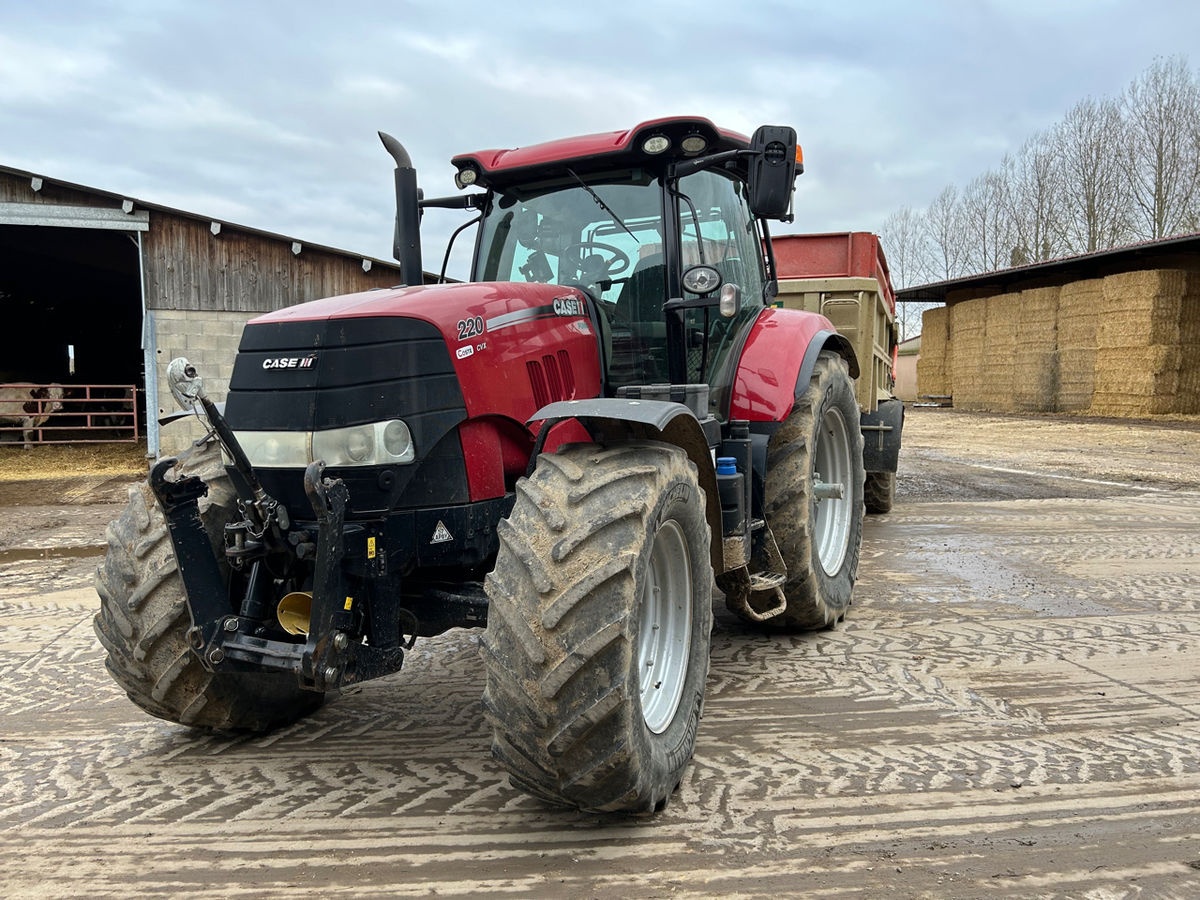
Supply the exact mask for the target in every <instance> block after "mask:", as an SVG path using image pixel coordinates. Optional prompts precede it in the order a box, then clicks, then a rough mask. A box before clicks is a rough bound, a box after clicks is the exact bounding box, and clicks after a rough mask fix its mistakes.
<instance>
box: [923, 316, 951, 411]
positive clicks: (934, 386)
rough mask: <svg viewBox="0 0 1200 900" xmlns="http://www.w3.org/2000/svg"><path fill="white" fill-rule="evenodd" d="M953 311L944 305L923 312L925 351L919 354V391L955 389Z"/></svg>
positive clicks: (942, 393) (947, 393)
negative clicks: (952, 376) (952, 332)
mask: <svg viewBox="0 0 1200 900" xmlns="http://www.w3.org/2000/svg"><path fill="white" fill-rule="evenodd" d="M950 355H951V343H950V311H949V310H948V309H947V308H946V307H944V306H938V307H935V308H933V309H927V310H925V312H924V313H922V314H921V355H920V356H919V357H917V395H918V396H932V397H948V396H951V395H952V394H953V393H954V389H953V383H952V381H951V373H950Z"/></svg>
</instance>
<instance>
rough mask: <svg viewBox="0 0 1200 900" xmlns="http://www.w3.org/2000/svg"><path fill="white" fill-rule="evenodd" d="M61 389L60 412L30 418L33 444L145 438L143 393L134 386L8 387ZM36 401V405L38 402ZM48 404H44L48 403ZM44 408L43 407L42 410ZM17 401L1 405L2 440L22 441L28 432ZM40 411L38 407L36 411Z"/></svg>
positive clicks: (44, 385)
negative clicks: (141, 409)
mask: <svg viewBox="0 0 1200 900" xmlns="http://www.w3.org/2000/svg"><path fill="white" fill-rule="evenodd" d="M41 388H47V389H49V388H61V389H62V392H63V396H62V398H61V399H60V400H57V403H58V404H59V405H60V407H61V408H60V409H57V410H53V411H47V412H43V413H42V414H40V415H36V416H31V418H32V422H31V423H30V424H31V425H32V426H33V427H32V428H30V429H29V430H28V437H29V443H32V444H103V443H114V442H125V443H133V442H136V441H137V440H138V438H139V437H141V436H142V430H143V429H142V427H141V422H140V421H139V417H138V408H139V404H138V398H139V394H140V392H139V391H138V389H137V386H136V385H132V384H68V385H49V384H8V385H4V389H5V391H6V392H7V391H8V390H9V389H30V390H38V389H41ZM33 402H35V403H36V402H37V401H36V400H35V401H33ZM45 402H46V401H43V403H45ZM43 409H44V407H43ZM20 411H21V407H20V405H18V401H17V400H11V399H5V400H4V402H3V403H2V404H0V441H4V442H14V441H15V442H17V443H21V442H23V441H24V440H25V439H26V438H25V432H26V429H25V427H24V424H23V423H22V422H21V421H20V418H19V417H20ZM38 411H39V410H37V409H36V407H35V412H38Z"/></svg>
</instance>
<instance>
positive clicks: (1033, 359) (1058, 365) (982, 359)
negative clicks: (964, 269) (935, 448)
mask: <svg viewBox="0 0 1200 900" xmlns="http://www.w3.org/2000/svg"><path fill="white" fill-rule="evenodd" d="M897 299H899V300H901V301H931V300H935V301H942V302H944V303H945V306H943V307H938V308H935V309H931V310H929V311H927V312H926V313H925V315H924V322H923V327H922V330H921V357H920V361H919V362H918V364H917V392H918V394H919V395H922V396H944V395H951V396H952V397H953V402H954V405H955V406H956V407H959V408H961V409H981V410H991V411H995V412H1064V413H1080V414H1090V415H1100V416H1132V417H1136V416H1146V415H1170V414H1184V415H1194V414H1200V234H1191V235H1184V236H1181V237H1174V238H1167V239H1165V240H1161V241H1152V242H1148V243H1144V244H1136V245H1133V246H1129V247H1118V248H1115V249H1112V250H1105V251H1101V252H1099V253H1090V254H1087V255H1083V256H1075V257H1070V258H1067V259H1061V260H1053V261H1050V262H1045V263H1038V264H1035V265H1030V266H1021V267H1017V268H1012V269H1003V270H1001V271H998V272H989V273H985V274H983V275H974V276H970V277H967V278H959V279H955V280H952V281H944V282H939V283H936V284H928V285H922V286H920V287H915V288H907V289H905V290H903V291H899V292H898V293H897Z"/></svg>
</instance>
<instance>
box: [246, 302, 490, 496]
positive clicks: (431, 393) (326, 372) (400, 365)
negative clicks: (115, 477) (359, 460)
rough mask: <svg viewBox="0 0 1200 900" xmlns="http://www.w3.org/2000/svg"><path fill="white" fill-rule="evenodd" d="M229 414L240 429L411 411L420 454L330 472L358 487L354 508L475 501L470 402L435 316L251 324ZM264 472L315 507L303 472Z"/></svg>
mask: <svg viewBox="0 0 1200 900" xmlns="http://www.w3.org/2000/svg"><path fill="white" fill-rule="evenodd" d="M225 416H226V418H227V419H228V420H229V424H230V425H231V426H232V427H233V429H234V430H235V431H301V432H305V431H323V430H326V429H330V428H342V427H345V426H349V425H361V424H365V423H368V422H379V421H384V420H387V419H403V420H404V421H405V422H406V423H407V424H408V427H409V430H410V431H411V432H412V436H413V444H414V446H415V448H416V453H417V459H416V462H414V463H413V464H411V465H396V466H388V467H378V468H365V469H362V468H359V469H355V468H346V469H339V470H332V469H331V470H330V474H331V475H333V476H336V477H341V478H343V479H344V480H345V481H346V483H347V487H349V488H350V489H351V505H352V508H353V510H355V511H358V512H369V511H380V510H386V509H392V508H396V507H398V506H399V507H415V506H421V505H432V504H436V503H462V502H466V500H467V499H468V494H467V485H466V476H465V468H464V463H463V459H462V447H461V444H460V442H459V440H458V435H457V432H456V428H457V426H458V424H459V423H460V422H462V421H463V420H464V419H466V416H467V410H466V403H465V401H464V400H463V395H462V390H461V388H460V386H459V382H458V377H457V375H456V374H455V371H454V365H453V363H452V362H451V359H450V353H449V351H448V349H447V348H446V342H445V341H444V340H443V339H442V335H441V333H440V332H439V331H438V330H437V328H436V327H435V326H433V325H431V324H430V323H428V322H424V321H421V320H419V319H408V318H403V317H400V316H379V317H372V318H350V319H321V320H312V321H301V322H266V323H260V324H251V325H247V326H246V328H245V330H244V331H243V332H242V341H241V345H240V346H239V348H238V355H237V359H236V361H235V362H234V367H233V377H232V379H231V380H230V384H229V395H228V398H227V400H226V406H225ZM382 470H387V471H389V472H390V473H391V475H390V476H389V477H384V472H383V471H382ZM260 477H262V479H263V485H264V487H266V488H267V490H268V491H269V492H271V493H272V494H274V495H275V496H277V497H278V498H279V499H281V500H284V502H285V503H288V505H293V504H301V505H302V507H307V506H308V501H307V499H306V498H305V496H304V494H303V486H302V484H300V479H299V473H298V472H296V471H293V470H283V469H279V470H270V471H268V472H265V473H260ZM285 497H286V498H287V499H285Z"/></svg>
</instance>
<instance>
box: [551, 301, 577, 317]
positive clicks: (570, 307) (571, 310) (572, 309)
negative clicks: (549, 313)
mask: <svg viewBox="0 0 1200 900" xmlns="http://www.w3.org/2000/svg"><path fill="white" fill-rule="evenodd" d="M554 314H555V315H556V316H582V315H583V303H582V302H581V301H580V300H579V299H578V298H576V297H555V298H554Z"/></svg>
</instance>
